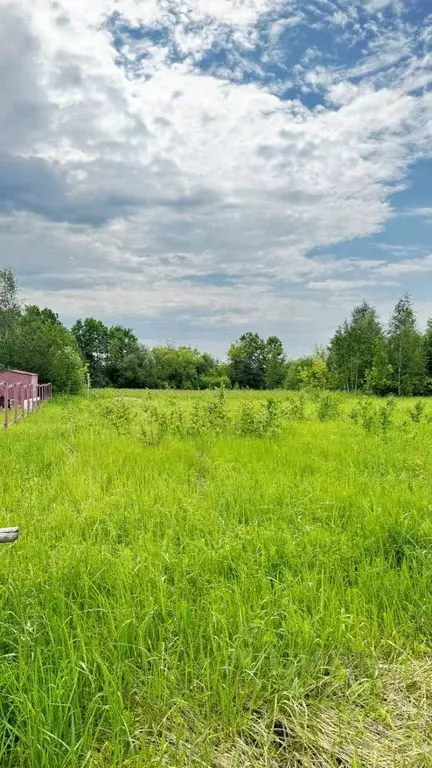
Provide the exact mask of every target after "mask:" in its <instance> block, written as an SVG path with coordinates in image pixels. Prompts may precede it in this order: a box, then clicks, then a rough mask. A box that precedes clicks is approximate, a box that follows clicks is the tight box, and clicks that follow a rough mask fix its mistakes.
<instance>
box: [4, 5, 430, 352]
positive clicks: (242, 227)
mask: <svg viewBox="0 0 432 768" xmlns="http://www.w3.org/2000/svg"><path fill="white" fill-rule="evenodd" d="M0 4H1V9H2V11H1V13H2V25H1V27H0V38H1V39H0V71H1V72H2V77H1V78H0V91H1V99H2V109H1V110H0V249H1V253H2V261H5V262H8V263H10V264H11V265H12V266H13V267H14V269H15V270H16V272H17V275H18V277H19V280H20V283H21V285H22V289H23V297H24V299H25V300H26V301H34V302H37V303H39V304H44V305H48V306H51V307H52V308H53V309H55V310H56V311H58V312H59V314H60V315H61V317H62V318H63V319H64V320H65V321H66V322H68V323H71V322H73V321H74V320H75V319H76V318H77V317H78V316H86V315H93V316H97V317H100V318H102V319H104V320H105V321H106V322H109V323H111V322H112V323H114V322H123V323H126V324H128V325H130V326H132V327H133V328H134V329H135V331H136V332H137V334H138V335H139V336H140V338H142V339H143V340H144V341H146V342H149V343H160V342H164V341H165V340H168V339H169V340H170V341H174V342H177V343H188V344H193V345H194V346H198V347H200V348H205V349H208V350H210V351H213V352H214V353H216V354H218V355H223V354H224V352H225V350H226V348H227V345H228V343H229V342H230V341H231V340H232V339H234V338H236V337H237V336H238V335H239V334H241V333H242V332H244V331H245V330H250V329H251V330H257V331H259V332H260V333H262V334H263V335H266V334H268V335H270V334H273V333H276V334H278V335H279V336H280V337H281V338H282V339H283V341H284V343H285V345H286V347H287V349H288V351H289V352H290V353H291V354H293V355H294V354H301V353H303V352H307V351H309V350H311V349H312V348H313V345H314V344H315V343H322V342H326V341H327V340H328V338H329V336H330V335H331V333H332V332H333V330H334V329H335V327H336V325H337V324H339V323H340V322H342V321H343V320H344V318H345V317H346V316H347V315H348V314H349V312H350V310H351V308H352V306H353V305H354V304H355V303H357V302H359V301H361V300H362V299H363V298H366V299H368V300H370V301H372V302H373V303H375V304H376V306H377V307H378V310H379V312H380V314H381V315H382V317H383V320H387V318H388V316H389V314H390V312H391V309H392V306H393V305H394V303H395V301H396V300H397V298H398V297H399V296H400V295H401V293H403V292H404V291H405V290H408V291H410V292H411V294H412V296H413V299H414V301H415V304H416V307H417V310H418V317H419V322H420V324H423V323H424V322H425V321H426V319H427V317H429V316H430V315H432V304H431V301H430V294H431V287H432V279H431V278H432V246H431V239H432V183H431V178H432V128H431V126H432V91H431V82H432V6H431V5H430V2H426V0H362V1H361V2H360V0H310V1H309V2H307V3H305V2H304V1H302V0H194V1H193V0H189V2H185V0H145V1H141V0H92V3H91V4H87V3H86V2H84V0H39V2H38V3H34V2H31V0H0Z"/></svg>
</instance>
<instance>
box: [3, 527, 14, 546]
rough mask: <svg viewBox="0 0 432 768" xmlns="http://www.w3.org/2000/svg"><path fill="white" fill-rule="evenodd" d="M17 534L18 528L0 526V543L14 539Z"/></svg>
mask: <svg viewBox="0 0 432 768" xmlns="http://www.w3.org/2000/svg"><path fill="white" fill-rule="evenodd" d="M18 536H19V528H0V544H5V543H7V542H8V541H16V540H17V538H18Z"/></svg>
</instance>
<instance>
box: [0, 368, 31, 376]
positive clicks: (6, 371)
mask: <svg viewBox="0 0 432 768" xmlns="http://www.w3.org/2000/svg"><path fill="white" fill-rule="evenodd" d="M2 373H25V374H26V376H37V373H34V372H32V371H19V370H18V369H17V368H1V369H0V374H2Z"/></svg>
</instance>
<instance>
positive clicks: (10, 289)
mask: <svg viewBox="0 0 432 768" xmlns="http://www.w3.org/2000/svg"><path fill="white" fill-rule="evenodd" d="M20 312H21V309H20V303H19V295H18V283H17V280H16V277H15V275H14V273H13V271H12V269H11V268H10V267H3V268H0V366H1V367H7V366H9V365H10V356H11V352H12V348H11V346H12V344H13V341H12V334H13V329H14V327H15V325H16V323H17V322H18V319H19V317H20Z"/></svg>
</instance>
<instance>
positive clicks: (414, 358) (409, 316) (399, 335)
mask: <svg viewBox="0 0 432 768" xmlns="http://www.w3.org/2000/svg"><path fill="white" fill-rule="evenodd" d="M388 350H389V362H390V365H391V366H392V381H391V383H392V388H393V390H394V391H395V392H397V394H398V395H416V394H421V393H422V392H423V391H424V388H425V385H426V361H425V354H424V343H423V339H422V336H421V334H420V333H419V331H418V329H417V322H416V317H415V313H414V309H413V306H412V301H411V298H410V296H409V295H408V294H405V295H404V296H402V298H401V299H399V301H398V302H397V304H396V306H395V308H394V311H393V315H392V317H391V319H390V324H389V330H388Z"/></svg>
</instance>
